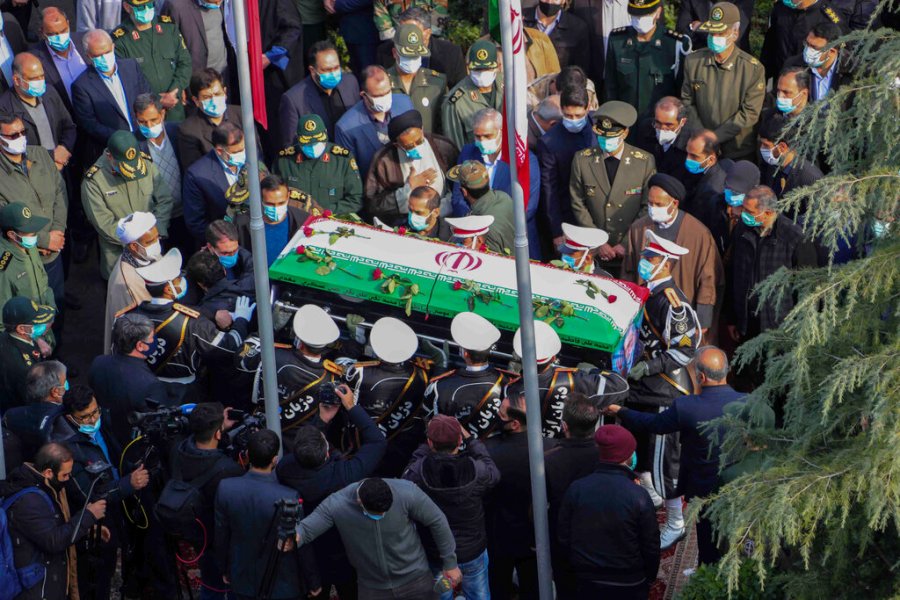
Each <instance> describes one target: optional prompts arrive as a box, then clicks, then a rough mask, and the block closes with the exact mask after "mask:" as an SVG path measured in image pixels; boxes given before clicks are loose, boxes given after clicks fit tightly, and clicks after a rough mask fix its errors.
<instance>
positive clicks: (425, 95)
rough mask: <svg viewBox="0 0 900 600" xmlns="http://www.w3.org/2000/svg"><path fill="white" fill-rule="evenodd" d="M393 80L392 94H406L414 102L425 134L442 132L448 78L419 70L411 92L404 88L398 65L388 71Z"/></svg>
mask: <svg viewBox="0 0 900 600" xmlns="http://www.w3.org/2000/svg"><path fill="white" fill-rule="evenodd" d="M387 72H388V76H389V77H390V78H391V92H393V93H395V94H406V95H407V96H409V98H410V99H411V100H412V103H413V108H415V109H416V110H417V111H419V114H421V115H422V129H423V130H424V131H425V133H437V132H439V131H441V114H440V110H441V100H443V98H444V95H445V94H446V93H447V76H446V75H444V74H443V73H438V72H437V71H435V70H433V69H425V68H422V69H419V70H418V71H417V72H416V74H415V75H414V76H413V80H412V83H411V84H410V86H409V91H407V90H406V88H404V87H403V82H402V81H400V74H399V71H398V70H397V65H394V66H393V67H391V68H390V69H388V70H387Z"/></svg>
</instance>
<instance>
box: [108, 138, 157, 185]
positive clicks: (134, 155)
mask: <svg viewBox="0 0 900 600" xmlns="http://www.w3.org/2000/svg"><path fill="white" fill-rule="evenodd" d="M106 149H107V150H109V153H110V154H111V155H112V157H113V158H114V159H115V161H116V163H118V165H119V173H121V174H122V177H124V178H125V179H142V178H143V177H145V176H146V175H147V161H145V160H144V157H143V156H142V154H141V148H140V146H139V145H138V141H137V138H135V137H134V136H133V135H132V134H131V132H130V131H124V130H122V131H117V132H115V133H114V134H112V135H111V136H109V141H108V142H107V143H106Z"/></svg>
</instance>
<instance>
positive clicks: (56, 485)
mask: <svg viewBox="0 0 900 600" xmlns="http://www.w3.org/2000/svg"><path fill="white" fill-rule="evenodd" d="M47 483H49V484H50V487H52V488H53V489H54V490H56V491H57V492H59V491H61V490H62V489H63V488H64V487H65V486H66V483H65V482H64V481H60V480H59V479H57V478H56V477H51V478H50V479H48V480H47Z"/></svg>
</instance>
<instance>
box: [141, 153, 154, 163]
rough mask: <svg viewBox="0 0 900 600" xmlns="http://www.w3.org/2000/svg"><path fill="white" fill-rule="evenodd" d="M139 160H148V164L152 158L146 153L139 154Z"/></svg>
mask: <svg viewBox="0 0 900 600" xmlns="http://www.w3.org/2000/svg"><path fill="white" fill-rule="evenodd" d="M141 158H143V159H144V160H149V161H150V162H153V157H152V156H150V155H149V154H147V153H146V152H141Z"/></svg>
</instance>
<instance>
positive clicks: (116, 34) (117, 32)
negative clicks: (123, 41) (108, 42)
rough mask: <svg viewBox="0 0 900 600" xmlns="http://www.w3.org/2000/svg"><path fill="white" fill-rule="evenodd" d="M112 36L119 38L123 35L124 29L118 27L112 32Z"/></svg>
mask: <svg viewBox="0 0 900 600" xmlns="http://www.w3.org/2000/svg"><path fill="white" fill-rule="evenodd" d="M112 34H113V37H114V38H120V37H122V36H123V35H125V30H124V29H123V28H122V27H118V28H116V29H114V30H113V32H112Z"/></svg>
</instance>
